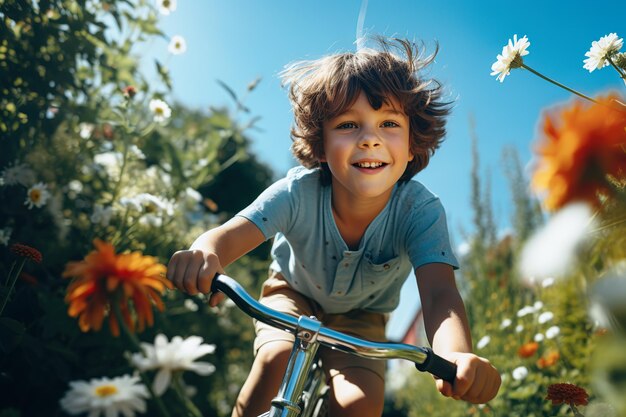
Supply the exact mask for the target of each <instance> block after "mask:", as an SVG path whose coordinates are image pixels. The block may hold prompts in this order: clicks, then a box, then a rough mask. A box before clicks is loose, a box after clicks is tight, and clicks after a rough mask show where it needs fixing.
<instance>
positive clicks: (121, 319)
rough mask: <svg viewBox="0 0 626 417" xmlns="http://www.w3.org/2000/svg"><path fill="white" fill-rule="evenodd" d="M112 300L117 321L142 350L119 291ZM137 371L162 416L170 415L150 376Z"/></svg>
mask: <svg viewBox="0 0 626 417" xmlns="http://www.w3.org/2000/svg"><path fill="white" fill-rule="evenodd" d="M112 301H113V302H112V303H111V307H112V308H113V314H115V318H116V319H117V322H118V323H119V325H120V327H121V328H122V332H123V333H124V335H126V337H127V338H128V340H129V341H130V344H131V345H132V346H133V349H134V350H138V351H140V352H141V351H142V350H143V348H142V347H141V344H140V343H139V339H138V338H137V336H135V334H134V333H133V332H131V331H130V329H129V328H128V326H127V325H126V322H125V321H124V317H123V315H122V310H121V309H120V304H119V301H120V292H119V291H118V292H117V293H116V294H115V296H114V297H113V300H112ZM137 373H138V374H139V376H140V377H141V381H142V382H143V384H144V385H145V386H146V388H147V389H148V392H149V393H150V396H151V397H152V399H153V400H154V402H155V403H156V406H157V409H158V410H159V414H160V415H161V417H170V413H169V412H168V411H167V408H165V404H163V401H162V400H161V397H159V396H158V395H156V394H155V393H154V391H153V390H152V386H151V384H150V381H149V380H148V377H146V375H144V373H143V372H141V371H139V370H137Z"/></svg>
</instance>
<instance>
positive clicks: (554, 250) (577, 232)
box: [520, 203, 593, 279]
mask: <svg viewBox="0 0 626 417" xmlns="http://www.w3.org/2000/svg"><path fill="white" fill-rule="evenodd" d="M592 228H593V221H592V210H591V207H589V206H588V205H586V204H584V203H574V204H570V205H568V206H566V207H564V208H562V209H561V210H559V211H558V212H557V213H556V214H555V215H554V216H553V217H551V218H550V220H549V221H548V223H547V224H546V225H545V226H543V227H542V228H541V229H540V230H538V231H537V232H536V233H535V234H533V235H532V236H531V237H530V239H528V241H527V242H526V244H525V245H524V248H523V249H522V253H521V259H520V272H521V276H522V277H528V276H535V277H538V278H539V279H543V278H544V277H546V278H547V277H551V278H557V277H562V276H564V275H565V274H567V273H568V272H569V271H570V270H571V269H572V267H573V266H574V265H576V250H577V249H578V247H579V246H580V245H581V244H582V243H583V241H584V240H585V238H586V237H587V235H588V233H589V230H591V229H592Z"/></svg>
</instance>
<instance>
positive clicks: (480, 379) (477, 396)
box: [461, 373, 488, 403]
mask: <svg viewBox="0 0 626 417" xmlns="http://www.w3.org/2000/svg"><path fill="white" fill-rule="evenodd" d="M487 381H488V378H487V377H486V376H484V375H480V374H479V373H477V374H476V377H475V378H474V381H473V382H472V385H471V387H470V389H469V390H468V391H467V392H466V393H465V395H463V396H462V397H461V398H462V399H463V400H465V401H469V402H471V403H481V402H484V401H483V399H484V398H485V397H486V396H487V393H486V392H485V391H486V389H488V387H487Z"/></svg>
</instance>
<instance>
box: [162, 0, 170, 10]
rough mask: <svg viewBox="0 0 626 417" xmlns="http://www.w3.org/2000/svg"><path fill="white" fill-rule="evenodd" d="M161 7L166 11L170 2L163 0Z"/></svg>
mask: <svg viewBox="0 0 626 417" xmlns="http://www.w3.org/2000/svg"><path fill="white" fill-rule="evenodd" d="M162 4H163V7H165V8H166V9H169V8H170V0H163V3H162Z"/></svg>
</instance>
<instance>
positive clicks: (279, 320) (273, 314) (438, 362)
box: [211, 274, 456, 383]
mask: <svg viewBox="0 0 626 417" xmlns="http://www.w3.org/2000/svg"><path fill="white" fill-rule="evenodd" d="M217 291H220V292H223V293H224V294H226V295H227V296H228V297H229V298H230V299H231V300H232V301H233V302H234V303H235V304H236V305H237V307H239V309H241V310H242V311H243V312H244V313H246V314H247V315H249V316H250V317H252V318H254V319H256V320H259V321H261V322H263V323H266V324H268V325H270V326H273V327H276V328H278V329H281V330H284V331H286V332H288V333H292V334H295V333H296V329H297V328H298V318H296V317H293V316H290V315H288V314H285V313H281V312H279V311H276V310H273V309H271V308H269V307H267V306H264V305H263V304H261V303H260V302H258V301H257V300H255V299H254V298H253V297H252V296H250V294H248V293H247V292H246V291H245V290H244V289H243V287H242V286H241V285H239V283H237V281H235V280H234V279H233V278H230V277H228V276H226V275H220V274H217V275H216V276H215V278H214V279H213V282H212V284H211V292H217ZM317 341H318V342H320V343H321V344H322V345H324V346H328V347H330V348H331V349H336V350H339V351H342V352H346V353H350V354H353V355H357V356H361V357H364V358H370V359H405V360H409V361H411V362H414V363H415V367H416V368H417V369H418V370H420V371H422V372H430V373H431V374H433V375H435V376H436V377H438V378H441V379H443V380H445V381H448V382H450V383H452V382H454V379H455V377H456V365H455V364H454V363H452V362H449V361H447V360H446V359H444V358H442V357H441V356H438V355H437V354H435V353H434V352H433V351H432V349H430V348H428V347H421V346H413V345H408V344H404V343H384V342H371V341H368V340H364V339H360V338H358V337H354V336H350V335H347V334H344V333H341V332H338V331H336V330H332V329H329V328H327V327H324V326H322V327H320V330H319V334H318V336H317Z"/></svg>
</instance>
